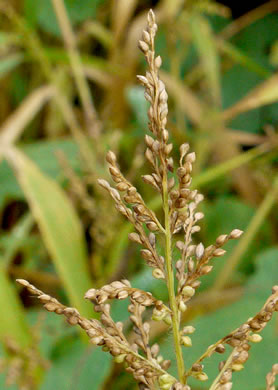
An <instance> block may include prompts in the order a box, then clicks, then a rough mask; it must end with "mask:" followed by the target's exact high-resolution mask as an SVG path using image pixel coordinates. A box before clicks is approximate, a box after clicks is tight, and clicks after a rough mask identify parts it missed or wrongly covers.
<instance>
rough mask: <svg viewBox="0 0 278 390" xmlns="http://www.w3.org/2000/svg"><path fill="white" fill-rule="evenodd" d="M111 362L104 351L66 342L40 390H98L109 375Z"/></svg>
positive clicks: (54, 359) (61, 346)
mask: <svg viewBox="0 0 278 390" xmlns="http://www.w3.org/2000/svg"><path fill="white" fill-rule="evenodd" d="M111 360H112V359H111V356H110V355H109V354H108V353H105V352H103V351H102V350H101V348H95V347H89V348H88V347H85V346H84V345H83V344H81V343H80V342H79V341H77V340H75V341H74V340H70V339H65V340H64V342H63V344H60V347H59V350H56V356H55V355H54V356H52V366H51V368H50V370H49V372H48V373H47V374H46V376H45V380H44V383H43V384H42V386H41V387H40V390H53V389H54V388H57V389H67V390H71V389H72V390H74V389H78V390H88V389H90V390H98V389H100V388H101V384H102V383H103V381H104V380H105V378H106V377H107V375H108V374H109V371H110V365H111Z"/></svg>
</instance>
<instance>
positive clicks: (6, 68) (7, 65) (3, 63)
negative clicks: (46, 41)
mask: <svg viewBox="0 0 278 390" xmlns="http://www.w3.org/2000/svg"><path fill="white" fill-rule="evenodd" d="M23 59H24V56H23V55H22V54H21V53H14V54H10V55H8V56H6V57H5V58H2V59H1V60H0V80H1V78H3V77H4V76H5V75H6V74H7V73H9V72H11V71H12V70H13V69H14V68H16V67H17V66H18V65H20V64H21V63H22V62H23Z"/></svg>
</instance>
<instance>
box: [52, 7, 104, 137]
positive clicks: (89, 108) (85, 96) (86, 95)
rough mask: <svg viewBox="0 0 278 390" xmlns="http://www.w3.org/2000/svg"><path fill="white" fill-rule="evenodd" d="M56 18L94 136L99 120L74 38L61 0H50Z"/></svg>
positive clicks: (98, 126) (98, 128)
mask: <svg viewBox="0 0 278 390" xmlns="http://www.w3.org/2000/svg"><path fill="white" fill-rule="evenodd" d="M52 5H53V8H54V10H55V13H56V16H57V20H58V23H59V26H60V29H61V32H62V35H63V38H64V42H65V46H66V48H67V51H68V55H69V60H70V64H71V67H72V71H73V76H74V78H75V82H76V86H77V89H78V93H79V96H80V100H81V103H82V106H83V108H84V112H85V115H86V119H87V122H88V125H89V126H90V127H91V130H92V135H93V136H94V137H95V138H96V137H97V136H98V135H99V131H100V122H99V120H98V117H97V113H96V110H95V107H94V104H93V101H92V98H91V94H90V89H89V86H88V83H87V80H86V77H85V75H84V72H83V65H82V61H81V59H80V55H79V52H78V50H77V47H76V39H75V36H74V32H73V30H72V26H71V24H70V21H69V18H68V15H67V11H66V8H65V4H64V1H63V0H52Z"/></svg>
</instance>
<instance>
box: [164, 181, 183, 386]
mask: <svg viewBox="0 0 278 390" xmlns="http://www.w3.org/2000/svg"><path fill="white" fill-rule="evenodd" d="M162 186H163V209H164V218H165V262H166V272H167V288H168V294H169V304H170V308H171V310H172V327H173V338H174V346H175V352H176V360H177V368H178V375H179V380H180V382H181V383H184V361H183V356H182V349H181V343H180V329H179V323H180V321H179V314H178V308H177V303H176V296H175V284H174V273H173V263H172V240H171V229H170V215H169V204H168V185H167V176H166V175H164V178H163V182H162Z"/></svg>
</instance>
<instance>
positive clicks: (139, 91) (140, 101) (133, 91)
mask: <svg viewBox="0 0 278 390" xmlns="http://www.w3.org/2000/svg"><path fill="white" fill-rule="evenodd" d="M126 97H127V100H128V102H129V104H130V106H131V108H132V110H133V112H134V114H135V116H136V120H137V122H138V125H139V126H140V127H141V128H143V129H147V128H148V116H147V112H148V108H149V103H148V102H147V101H146V99H145V97H144V88H142V87H138V86H134V87H129V88H127V90H126Z"/></svg>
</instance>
